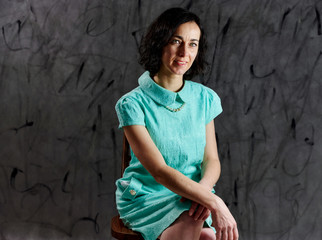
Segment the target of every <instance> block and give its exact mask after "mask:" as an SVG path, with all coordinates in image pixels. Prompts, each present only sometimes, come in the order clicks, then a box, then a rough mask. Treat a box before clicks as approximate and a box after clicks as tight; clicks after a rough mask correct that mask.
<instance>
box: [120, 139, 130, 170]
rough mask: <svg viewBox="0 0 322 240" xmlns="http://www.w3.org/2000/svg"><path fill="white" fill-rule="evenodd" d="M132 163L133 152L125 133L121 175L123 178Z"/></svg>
mask: <svg viewBox="0 0 322 240" xmlns="http://www.w3.org/2000/svg"><path fill="white" fill-rule="evenodd" d="M130 161H131V151H130V144H129V142H128V141H127V139H126V136H125V133H123V151H122V166H121V167H122V168H121V174H122V176H123V173H124V170H125V168H127V167H128V166H129V164H130Z"/></svg>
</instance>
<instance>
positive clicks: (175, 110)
mask: <svg viewBox="0 0 322 240" xmlns="http://www.w3.org/2000/svg"><path fill="white" fill-rule="evenodd" d="M184 105H186V103H182V105H181V106H180V107H178V108H171V107H168V106H165V108H166V109H168V110H169V111H170V112H179V111H180V110H181V109H182V108H183V107H184Z"/></svg>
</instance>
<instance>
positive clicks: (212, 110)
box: [205, 88, 223, 124]
mask: <svg viewBox="0 0 322 240" xmlns="http://www.w3.org/2000/svg"><path fill="white" fill-rule="evenodd" d="M205 96H206V99H205V102H206V103H205V104H206V108H205V109H206V113H205V115H206V116H205V119H206V124H208V123H209V122H210V121H211V120H213V119H214V118H215V117H217V116H218V115H219V114H220V113H221V112H222V111H223V110H222V106H221V100H220V98H219V96H218V95H217V93H215V92H214V91H213V90H212V89H210V88H206V93H205Z"/></svg>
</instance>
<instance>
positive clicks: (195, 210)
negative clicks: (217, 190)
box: [180, 197, 211, 221]
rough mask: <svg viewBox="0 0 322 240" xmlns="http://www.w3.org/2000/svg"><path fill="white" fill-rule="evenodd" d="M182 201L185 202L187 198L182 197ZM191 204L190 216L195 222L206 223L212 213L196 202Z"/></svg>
mask: <svg viewBox="0 0 322 240" xmlns="http://www.w3.org/2000/svg"><path fill="white" fill-rule="evenodd" d="M180 201H181V202H184V201H186V198H184V197H182V198H181V200H180ZM191 202H192V203H191V207H190V209H189V216H191V217H192V218H193V219H194V220H195V221H205V220H206V219H207V218H208V217H209V215H210V213H211V212H210V210H209V209H208V208H206V207H204V206H202V205H200V204H198V203H196V202H194V201H191Z"/></svg>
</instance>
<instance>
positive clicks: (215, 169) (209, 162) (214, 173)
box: [199, 120, 220, 189]
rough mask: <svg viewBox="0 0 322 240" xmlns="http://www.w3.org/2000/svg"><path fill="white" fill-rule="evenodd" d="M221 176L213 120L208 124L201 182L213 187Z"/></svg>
mask: <svg viewBox="0 0 322 240" xmlns="http://www.w3.org/2000/svg"><path fill="white" fill-rule="evenodd" d="M219 176H220V161H219V157H218V150H217V142H216V134H215V125H214V121H213V120H212V121H211V122H210V123H208V124H207V125H206V147H205V152H204V158H203V162H202V175H201V181H200V182H199V183H200V184H203V185H205V186H208V187H209V189H212V188H213V186H214V185H215V184H216V182H217V181H218V179H219Z"/></svg>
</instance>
